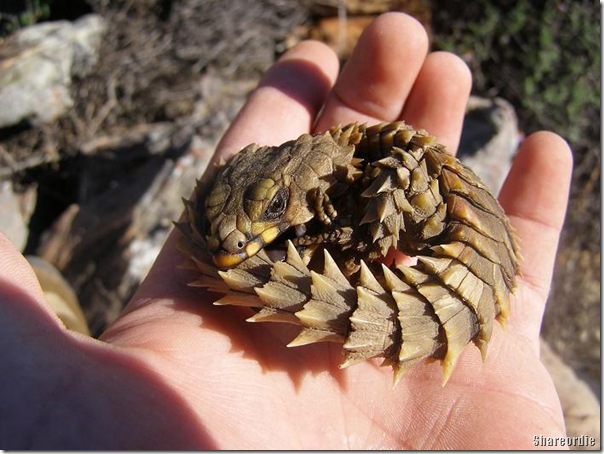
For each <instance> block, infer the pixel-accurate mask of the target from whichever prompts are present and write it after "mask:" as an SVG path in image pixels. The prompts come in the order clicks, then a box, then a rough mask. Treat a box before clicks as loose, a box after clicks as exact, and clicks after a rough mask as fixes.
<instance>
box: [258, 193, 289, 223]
mask: <svg viewBox="0 0 604 454" xmlns="http://www.w3.org/2000/svg"><path fill="white" fill-rule="evenodd" d="M288 196H289V191H288V190H287V189H286V188H281V189H279V190H278V191H277V193H276V194H275V197H273V200H271V202H270V203H269V204H268V207H267V208H266V211H265V212H264V216H263V217H264V219H265V220H267V221H272V220H275V219H277V218H279V217H280V216H281V215H282V214H283V212H284V211H285V208H287V197H288Z"/></svg>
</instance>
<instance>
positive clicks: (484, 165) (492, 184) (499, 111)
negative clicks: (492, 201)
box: [457, 96, 520, 194]
mask: <svg viewBox="0 0 604 454" xmlns="http://www.w3.org/2000/svg"><path fill="white" fill-rule="evenodd" d="M519 142H520V132H519V130H518V118H517V116H516V112H515V110H514V107H513V106H512V105H511V104H510V103H509V102H508V101H506V100H504V99H502V98H494V99H486V98H479V97H476V96H472V97H470V100H469V101H468V107H467V112H466V117H465V120H464V125H463V132H462V135H461V142H460V144H459V152H458V154H457V156H458V157H459V158H460V159H461V161H462V162H463V163H464V164H466V165H468V166H470V167H471V168H472V170H474V172H475V173H476V174H477V175H478V176H479V177H480V178H481V179H482V181H483V182H484V183H485V184H486V185H487V186H488V187H489V188H491V190H493V191H494V192H495V193H496V194H497V193H499V190H500V189H501V186H502V185H503V182H504V181H505V178H506V176H507V174H508V171H509V170H510V167H511V165H512V159H513V157H514V156H515V154H516V150H517V148H518V144H519Z"/></svg>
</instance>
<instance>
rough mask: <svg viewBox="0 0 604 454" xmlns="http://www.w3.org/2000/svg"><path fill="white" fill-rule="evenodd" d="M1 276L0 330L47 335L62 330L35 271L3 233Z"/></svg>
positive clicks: (0, 255)
mask: <svg viewBox="0 0 604 454" xmlns="http://www.w3.org/2000/svg"><path fill="white" fill-rule="evenodd" d="M0 276H1V277H0V331H2V332H3V333H9V332H10V333H14V332H15V330H24V332H28V333H29V334H30V335H34V336H38V335H40V336H43V335H44V334H43V333H44V331H48V330H51V331H56V329H57V328H59V329H62V324H61V322H60V321H59V318H58V317H57V316H56V315H55V314H54V312H53V311H52V309H51V308H50V306H49V305H48V304H47V302H46V298H45V296H44V292H43V291H42V289H41V287H40V283H39V281H38V278H37V277H36V275H35V273H34V271H33V269H32V268H31V266H30V265H29V263H28V262H27V260H26V259H25V257H23V255H21V253H19V251H17V249H16V248H15V247H14V246H13V244H12V243H11V242H10V241H9V240H8V238H6V237H5V236H4V235H3V234H2V233H0ZM32 333H33V334H32Z"/></svg>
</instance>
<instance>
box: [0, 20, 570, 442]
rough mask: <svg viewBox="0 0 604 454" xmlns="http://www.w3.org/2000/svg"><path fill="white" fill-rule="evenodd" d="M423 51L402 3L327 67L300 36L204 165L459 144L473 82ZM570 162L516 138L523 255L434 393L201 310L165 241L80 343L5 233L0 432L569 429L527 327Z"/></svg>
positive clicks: (430, 385) (114, 435) (330, 435)
mask: <svg viewBox="0 0 604 454" xmlns="http://www.w3.org/2000/svg"><path fill="white" fill-rule="evenodd" d="M427 49H428V40H427V36H426V34H425V31H424V30H423V28H422V27H421V25H419V24H418V23H417V22H415V21H414V20H413V19H411V18H409V17H408V16H405V15H403V14H397V13H390V14H386V15H384V16H381V17H379V18H378V19H377V20H376V21H374V23H373V24H372V25H371V26H370V27H369V28H368V29H367V30H366V32H365V33H364V35H363V37H362V38H361V40H360V42H359V44H358V46H357V49H356V50H355V53H354V54H353V56H352V57H351V59H350V61H349V62H348V63H347V65H346V67H345V68H344V70H343V71H342V72H341V74H339V76H338V63H337V58H336V57H335V55H334V54H333V52H331V51H330V50H329V49H328V48H327V47H325V46H324V45H322V44H320V43H317V42H303V43H300V44H299V45H297V46H296V47H295V48H293V49H292V50H290V51H289V52H288V53H287V54H285V55H284V57H283V58H282V59H281V60H280V61H279V62H277V64H275V66H274V67H273V68H272V69H271V70H270V71H269V72H268V73H267V75H266V76H265V77H264V79H263V81H262V82H261V84H260V86H259V88H258V89H257V90H256V91H255V92H254V93H253V94H252V95H251V97H250V99H249V100H248V102H247V103H246V105H245V106H244V107H243V109H242V111H241V112H240V114H239V116H238V117H237V119H236V120H235V121H234V123H233V124H232V126H231V128H230V129H229V130H228V132H227V133H226V135H225V137H224V138H223V140H222V141H221V144H220V146H219V148H218V150H217V152H216V155H215V159H218V158H219V157H228V156H230V155H232V154H234V153H235V152H236V151H237V150H239V149H241V148H242V147H243V146H245V145H247V144H248V143H251V142H257V143H261V144H268V145H277V144H280V143H282V142H284V141H286V140H289V139H292V138H295V137H297V136H298V135H299V134H301V133H303V132H308V131H323V130H325V129H327V128H329V127H331V126H333V125H336V124H346V123H348V122H351V121H361V122H367V123H368V124H374V123H377V122H380V121H394V120H398V119H402V120H405V121H406V122H408V123H410V124H412V125H414V126H415V127H418V128H426V129H428V130H429V131H430V132H431V134H433V135H435V136H437V137H438V139H439V141H440V142H442V143H444V144H446V145H447V146H448V147H449V149H450V150H455V149H456V147H457V144H458V141H459V136H460V131H461V126H462V122H463V115H464V110H465V105H466V102H467V97H468V95H469V91H470V86H471V78H470V75H469V72H468V70H467V68H466V66H465V65H464V64H463V62H461V60H459V59H458V58H457V57H455V56H453V55H451V54H447V53H442V52H436V53H431V54H428V52H427ZM570 168H571V158H570V152H569V150H568V147H567V146H566V144H565V143H564V141H563V140H562V139H560V138H559V137H558V136H556V135H555V134H552V133H545V132H542V133H537V134H534V135H532V136H530V137H529V138H527V139H526V140H525V141H524V143H523V144H522V146H521V149H520V151H519V154H518V156H517V158H516V160H515V162H514V165H513V168H512V170H511V172H510V175H509V176H508V179H507V181H506V183H505V185H504V188H503V190H502V193H501V196H500V201H501V203H502V205H503V207H504V208H505V210H506V212H507V213H508V215H509V216H510V218H511V220H512V223H513V225H514V227H515V228H516V231H517V233H518V235H519V237H520V240H521V241H520V244H521V248H522V251H523V255H524V262H523V277H522V278H521V279H520V283H519V289H518V291H517V294H516V298H515V299H514V300H513V302H512V315H511V318H510V320H509V322H508V324H507V326H506V328H505V329H502V327H501V326H499V325H497V326H495V328H494V332H493V337H492V341H491V343H490V344H489V351H488V357H487V359H486V361H485V362H484V363H483V362H482V360H481V358H480V353H479V351H478V349H476V348H475V347H473V346H468V347H467V348H466V349H465V351H464V352H463V354H462V356H461V358H460V360H459V362H458V364H457V367H456V369H455V371H454V372H453V374H452V376H451V379H450V380H449V382H448V384H447V385H446V386H445V387H442V386H441V381H442V369H441V367H440V365H439V364H438V363H433V364H427V363H426V364H420V365H418V366H416V367H415V368H413V369H412V370H411V371H410V372H409V373H408V374H407V375H406V376H405V377H404V378H403V379H402V380H401V381H400V382H399V384H398V385H397V386H396V387H394V388H393V387H392V372H391V370H389V369H388V368H380V367H378V364H379V363H378V362H373V361H368V362H365V363H362V364H358V365H355V366H352V367H350V368H348V369H345V370H340V369H339V368H338V364H339V362H340V361H341V360H342V352H341V347H339V346H337V345H331V344H317V345H311V346H306V347H299V348H287V347H285V344H287V342H288V341H290V340H291V339H292V338H293V337H294V336H295V333H296V331H297V329H296V328H295V327H290V326H282V325H272V324H262V325H258V324H250V323H247V322H245V319H246V318H247V317H249V315H250V313H249V312H248V311H247V310H246V309H238V308H234V307H216V306H212V305H211V302H212V295H209V294H205V293H203V292H201V291H199V290H193V289H191V288H189V287H187V286H186V283H187V282H189V281H191V280H192V279H193V278H194V276H191V275H190V274H188V272H186V271H183V270H180V269H179V268H178V264H179V263H180V262H181V261H182V257H181V256H180V255H179V253H178V252H177V251H176V249H175V247H174V243H175V240H176V235H177V234H173V235H171V236H170V238H169V239H168V241H167V244H166V246H165V247H164V248H163V250H162V253H161V254H160V257H159V258H158V259H157V261H156V263H155V265H154V267H153V269H152V270H151V272H150V274H149V276H148V277H147V279H146V280H145V282H144V283H143V284H142V285H141V287H140V289H139V291H138V292H137V294H136V295H135V296H134V298H133V299H132V301H131V302H130V303H129V304H128V306H127V308H126V310H125V311H124V313H123V314H122V316H121V317H120V318H119V319H118V320H117V321H116V322H115V323H114V324H113V325H112V326H111V327H110V328H109V329H108V330H107V331H106V332H105V333H104V334H103V336H102V337H101V340H98V341H97V340H93V339H89V338H85V337H83V336H77V335H74V334H72V333H70V332H67V331H66V330H65V329H63V328H62V327H61V326H60V323H59V322H58V321H57V320H56V319H55V318H54V317H53V316H52V315H51V314H50V313H49V312H48V310H47V309H46V307H45V306H44V303H43V296H42V295H41V292H40V290H39V288H38V286H37V284H36V283H35V282H34V280H35V278H34V277H33V275H32V273H31V271H30V270H29V268H28V267H27V264H26V262H25V261H24V260H23V259H22V257H20V256H19V255H18V253H17V252H16V251H14V250H13V249H12V248H11V247H10V245H9V244H8V242H7V241H6V240H2V239H0V249H1V250H2V254H1V255H0V304H1V305H2V311H0V312H1V315H0V328H1V329H0V339H1V342H2V345H3V351H2V352H1V354H2V355H3V364H6V365H7V368H6V370H7V371H11V372H8V373H6V374H4V375H3V376H2V377H0V385H1V386H0V401H2V402H4V403H5V404H6V405H7V407H6V408H7V413H6V414H5V413H4V410H0V412H1V413H0V415H1V416H0V417H1V418H2V421H3V424H1V425H0V426H1V427H2V428H0V441H3V442H4V443H3V447H5V448H10V447H21V448H22V447H28V446H31V447H39V448H50V447H55V448H70V447H72V448H73V447H77V448H85V447H93V448H112V447H113V448H198V449H199V448H210V449H211V448H229V449H248V448H249V449H253V448H256V449H271V448H273V449H279V448H280V449H296V448H307V449H312V448H318V449H320V448H322V449H329V448H341V449H344V448H356V449H370V448H382V449H387V448H416V449H421V448H431V449H446V448H456V449H478V448H490V449H506V448H512V449H522V448H530V447H533V446H534V445H533V440H534V438H533V437H534V436H541V435H545V436H563V435H564V422H563V419H562V411H561V407H560V403H559V401H558V397H557V394H556V391H555V389H554V386H553V384H552V381H551V378H550V376H549V374H548V373H547V371H546V370H545V368H544V366H543V365H542V363H541V362H540V360H539V328H540V323H541V318H542V315H543V309H544V305H545V300H546V297H547V293H548V291H549V286H550V281H551V273H552V267H553V260H554V256H555V252H556V247H557V242H558V236H559V232H560V228H561V225H562V221H563V218H564V213H565V209H566V201H567V194H568V184H569V179H570ZM552 181H554V182H556V183H555V185H556V190H555V191H552V190H551V184H552ZM4 345H6V346H7V347H8V348H6V349H5V348H4ZM8 410H10V411H8ZM7 415H10V416H9V417H8V419H7ZM5 421H6V424H4V422H5Z"/></svg>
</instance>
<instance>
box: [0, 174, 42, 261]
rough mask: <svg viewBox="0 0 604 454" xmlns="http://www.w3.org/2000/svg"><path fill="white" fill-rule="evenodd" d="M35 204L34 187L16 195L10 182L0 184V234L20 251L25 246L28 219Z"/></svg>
mask: <svg viewBox="0 0 604 454" xmlns="http://www.w3.org/2000/svg"><path fill="white" fill-rule="evenodd" d="M35 204H36V188H35V186H32V187H30V188H29V189H27V190H26V191H25V192H24V193H23V194H17V193H15V192H14V191H13V187H12V184H11V183H10V181H3V182H0V232H2V233H3V234H4V235H5V236H6V237H7V238H8V239H9V240H10V241H11V242H12V243H13V244H14V246H15V247H16V248H17V249H19V250H20V251H22V250H23V249H24V248H25V245H26V244H27V237H28V234H29V229H28V223H29V218H30V216H31V214H32V212H33V210H34V206H35Z"/></svg>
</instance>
